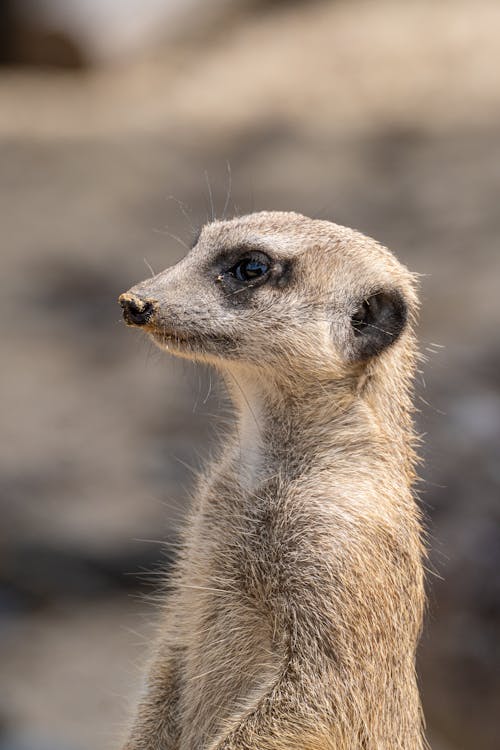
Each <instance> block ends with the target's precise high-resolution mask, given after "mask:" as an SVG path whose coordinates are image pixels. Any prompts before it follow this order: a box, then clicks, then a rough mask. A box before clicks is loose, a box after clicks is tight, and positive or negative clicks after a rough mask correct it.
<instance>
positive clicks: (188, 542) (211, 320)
mask: <svg viewBox="0 0 500 750" xmlns="http://www.w3.org/2000/svg"><path fill="white" fill-rule="evenodd" d="M120 304H121V305H122V307H123V314H124V318H125V321H126V322H127V323H128V324H130V325H133V326H139V327H141V328H142V329H143V330H144V331H145V332H146V333H147V334H149V335H150V336H151V337H152V338H153V340H154V341H155V343H156V344H157V345H158V346H160V347H161V348H162V349H164V350H166V351H167V352H169V353H171V354H173V355H175V356H180V357H185V358H188V359H193V360H199V361H203V362H206V363H209V364H210V365H212V366H214V367H215V368H217V369H218V370H219V372H220V373H221V374H222V376H223V377H224V379H225V381H226V384H227V388H228V391H229V393H230V395H231V398H232V400H233V402H234V406H235V420H234V428H233V431H232V433H231V434H229V435H228V436H227V437H226V439H225V442H224V444H223V445H221V446H220V451H219V455H218V457H217V460H216V461H215V462H214V463H213V464H212V465H211V466H209V467H208V469H207V471H206V473H205V476H204V478H203V479H202V480H201V481H200V484H199V487H198V491H197V495H196V502H195V503H194V505H193V509H192V510H191V512H190V514H189V516H188V520H187V522H186V527H185V531H184V535H183V544H182V551H181V553H180V554H179V558H178V560H177V563H176V565H175V570H174V573H173V574H172V578H171V586H170V589H171V593H170V595H169V597H168V601H167V602H166V604H165V613H164V615H162V620H161V627H160V636H159V638H158V642H157V644H156V647H155V650H154V653H153V656H152V660H151V664H150V667H149V670H148V677H147V681H146V688H145V693H144V696H143V698H142V700H141V702H140V705H139V707H138V710H137V715H136V717H135V720H134V722H133V724H132V727H131V729H130V733H129V738H128V740H127V743H126V748H127V750H140V749H141V750H146V749H147V750H174V748H175V750H285V748H286V749H287V750H291V749H294V748H296V749H297V750H299V749H300V750H313V749H314V750H319V749H322V748H325V749H327V748H328V749H331V750H354V749H355V748H360V750H361V749H362V750H372V749H373V750H375V749H377V750H398V749H399V750H419V749H420V748H422V747H423V746H424V740H423V734H422V716H421V708H420V700H419V695H418V689H417V684H416V678H415V649H416V645H417V641H418V637H419V633H420V628H421V621H422V611H423V603H424V593H423V572H422V571H423V566H422V558H423V555H424V549H423V546H422V541H421V528H420V516H419V511H418V508H417V505H416V503H415V500H414V496H413V492H412V485H413V482H414V479H415V451H414V444H415V439H414V432H413V422H412V413H413V407H412V378H413V373H414V368H415V359H416V345H415V337H414V324H415V318H416V314H417V307H418V303H417V296H416V291H415V281H414V277H413V275H412V274H411V273H410V272H409V271H408V270H407V269H406V268H404V267H403V266H402V265H401V264H400V263H399V262H398V261H397V260H396V258H395V257H394V256H393V255H392V254H391V253H390V252H389V251H388V250H387V249H385V248H383V247H381V246H380V245H379V244H378V243H376V242H375V241H374V240H372V239H370V238H367V237H364V236H363V235H361V234H359V233H357V232H354V231H353V230H351V229H347V228H345V227H340V226H338V225H336V224H333V223H330V222H327V221H317V220H312V219H308V218H306V217H304V216H300V215H298V214H293V213H278V212H274V213H273V212H262V213H258V214H252V215H249V216H243V217H238V218H235V219H232V220H228V221H220V222H213V223H211V224H209V225H207V226H205V227H204V228H203V230H202V232H201V234H200V236H199V238H198V240H197V242H196V244H195V246H194V247H193V248H192V250H191V251H190V252H189V253H188V255H187V256H186V257H185V258H184V259H183V260H181V261H180V262H179V263H178V264H177V265H175V266H173V267H172V268H168V269H167V270H165V271H163V272H162V273H160V274H158V275H156V276H154V277H153V278H151V279H148V280H146V281H143V282H141V283H139V284H137V285H136V286H135V287H133V288H132V289H131V290H130V291H128V292H126V293H125V294H123V295H122V296H121V297H120Z"/></svg>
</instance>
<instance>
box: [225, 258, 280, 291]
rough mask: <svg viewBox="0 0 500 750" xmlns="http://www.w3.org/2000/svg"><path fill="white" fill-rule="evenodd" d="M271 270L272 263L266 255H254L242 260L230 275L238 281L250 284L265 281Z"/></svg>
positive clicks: (232, 269)
mask: <svg viewBox="0 0 500 750" xmlns="http://www.w3.org/2000/svg"><path fill="white" fill-rule="evenodd" d="M270 270H271V261H270V259H269V258H268V257H267V255H264V253H254V254H252V255H249V256H247V257H246V258H242V259H241V260H239V261H238V263H236V264H235V265H234V266H233V267H232V268H230V269H229V273H230V274H231V276H233V277H234V278H235V279H236V280H237V281H241V282H242V283H244V284H249V283H251V282H256V281H264V279H265V278H266V277H267V275H268V274H269V271H270Z"/></svg>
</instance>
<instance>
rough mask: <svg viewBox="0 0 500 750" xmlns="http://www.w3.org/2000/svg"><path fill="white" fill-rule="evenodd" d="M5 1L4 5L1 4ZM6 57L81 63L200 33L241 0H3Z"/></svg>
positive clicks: (2, 52)
mask: <svg viewBox="0 0 500 750" xmlns="http://www.w3.org/2000/svg"><path fill="white" fill-rule="evenodd" d="M4 3H5V5H4ZM4 3H2V6H4V7H3V10H2V11H1V13H2V16H3V17H2V21H3V34H2V37H1V44H2V46H1V49H0V55H1V59H2V60H3V61H4V62H10V63H12V62H21V63H29V64H31V65H42V66H43V65H54V66H58V67H64V68H80V67H83V66H85V65H90V64H97V63H108V62H110V61H124V60H127V59H129V58H130V57H133V56H134V55H137V53H138V52H140V51H141V50H144V48H151V47H154V46H155V45H158V44H159V43H160V42H161V43H162V44H165V43H167V44H168V43H171V42H172V41H178V40H179V39H180V38H182V37H183V36H184V37H185V36H186V35H189V36H192V35H193V34H195V35H196V34H201V35H202V36H204V35H205V34H206V32H207V30H211V29H212V28H213V25H214V23H216V22H217V21H218V20H220V19H221V18H223V16H224V14H228V13H229V11H231V12H232V13H233V14H234V10H235V8H234V6H235V5H240V6H241V5H243V6H244V5H245V4H246V3H245V0H237V2H236V3H235V0H233V2H232V3H230V2H229V0H211V2H210V3H206V2H203V0H16V2H13V1H11V0H7V2H5V0H4Z"/></svg>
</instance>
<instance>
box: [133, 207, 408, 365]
mask: <svg viewBox="0 0 500 750" xmlns="http://www.w3.org/2000/svg"><path fill="white" fill-rule="evenodd" d="M119 301H120V304H121V306H122V308H123V314H124V318H125V321H126V322H127V323H128V324H129V325H133V326H139V327H141V328H143V329H144V330H145V331H147V332H148V333H149V334H150V335H151V336H152V337H153V339H154V341H155V342H156V343H157V344H158V345H159V346H160V347H162V348H165V349H167V350H168V351H169V352H171V353H172V354H175V355H178V356H182V357H188V358H191V359H198V360H204V361H208V362H211V363H212V364H215V365H217V366H219V367H221V368H227V369H230V368H231V367H232V366H233V367H235V366H241V365H245V366H247V367H250V368H254V369H256V370H261V371H265V372H267V373H272V372H273V371H274V372H275V373H277V374H279V373H282V374H285V375H290V376H292V375H299V376H302V377H304V376H306V375H307V373H310V374H313V375H314V376H315V377H318V376H319V375H322V376H324V377H327V378H340V377H343V376H347V375H349V373H352V372H356V371H359V368H362V367H363V366H364V365H365V364H366V363H367V362H373V361H376V358H378V357H380V356H381V355H386V353H388V352H390V351H391V350H393V349H395V348H396V347H397V346H400V345H401V343H400V342H399V339H400V338H403V336H402V334H403V332H404V330H405V327H406V326H407V323H408V321H409V320H410V319H411V317H412V315H413V313H414V311H415V308H416V297H415V292H414V287H413V277H412V275H411V274H410V273H409V272H408V271H407V270H406V269H405V268H404V266H402V265H401V264H400V263H399V262H398V261H397V260H396V259H395V257H394V256H393V255H392V254H391V253H390V252H389V251H388V250H386V249H385V248H382V247H381V246H380V245H378V244H377V243H376V242H375V241H374V240H372V239H370V238H367V237H364V236H363V235H361V234H359V233H357V232H354V231H353V230H351V229H347V228H345V227H340V226H338V225H336V224H332V223H330V222H327V221H317V220H312V219H308V218H306V217H304V216H300V215H299V214H294V213H278V212H273V213H271V212H261V213H257V214H251V215H249V216H243V217H239V218H235V219H232V220H229V221H219V222H214V223H211V224H208V225H206V226H205V227H204V228H203V229H202V231H201V233H200V235H199V237H198V239H197V241H196V243H195V244H194V246H193V248H192V250H191V251H190V252H189V253H188V254H187V256H186V257H185V258H183V259H182V260H181V261H180V262H179V263H177V265H175V266H173V267H171V268H168V269H166V270H165V271H163V272H161V273H159V274H157V275H156V276H154V277H152V278H150V279H147V280H146V281H143V282H141V283H139V284H137V285H136V286H134V287H133V288H132V289H130V290H129V291H128V292H126V293H125V294H122V295H121V297H120V299H119Z"/></svg>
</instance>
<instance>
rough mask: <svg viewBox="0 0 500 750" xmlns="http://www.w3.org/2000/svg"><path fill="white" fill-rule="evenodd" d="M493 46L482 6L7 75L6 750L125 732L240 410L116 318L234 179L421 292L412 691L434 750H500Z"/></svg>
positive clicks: (408, 8) (385, 12) (394, 12)
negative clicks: (402, 269)
mask: <svg viewBox="0 0 500 750" xmlns="http://www.w3.org/2000/svg"><path fill="white" fill-rule="evenodd" d="M193 26H194V24H193ZM499 28H500V5H499V4H498V3H496V2H486V1H485V0H478V1H477V2H464V1H463V0H457V1H456V2H448V1H447V0H443V2H440V3H433V2H430V1H429V2H427V1H425V0H422V1H421V2H416V1H415V2H412V1H409V2H406V3H401V2H396V1H394V2H389V1H388V0H379V1H378V2H358V1H357V0H356V1H355V2H351V3H347V2H338V3H335V2H323V3H320V2H309V3H284V2H283V3H275V4H274V5H273V6H272V7H268V5H267V4H265V3H254V4H251V3H250V4H243V5H242V6H241V7H240V8H239V10H238V12H236V11H235V10H234V9H233V10H232V12H231V13H227V14H226V15H224V13H222V12H221V14H220V15H219V16H217V19H216V22H215V23H212V24H207V26H206V29H205V31H204V32H203V30H202V29H200V28H198V29H197V30H196V29H195V30H193V31H192V33H187V32H186V31H184V32H183V35H180V36H179V37H178V38H176V40H175V42H173V41H169V42H168V43H167V42H165V43H164V44H163V45H159V46H155V47H154V49H152V50H151V51H150V52H149V53H148V54H143V55H141V56H139V57H137V56H136V57H135V58H133V59H132V58H130V60H129V61H125V62H124V61H122V62H121V63H120V64H111V63H110V64H107V65H105V66H99V67H95V68H92V67H85V66H84V67H83V68H82V69H80V70H76V71H75V70H73V71H64V70H61V69H43V68H14V67H4V68H3V69H1V70H0V155H1V157H0V158H1V169H0V216H1V226H2V239H3V241H2V276H1V279H2V282H1V283H2V291H1V294H0V310H1V315H2V320H3V327H2V328H3V337H2V347H1V351H2V368H1V378H2V387H1V391H0V393H1V398H2V407H1V409H2V438H3V440H2V444H3V449H2V452H1V456H0V468H1V479H0V483H1V500H0V503H1V506H0V507H1V514H2V524H1V526H0V584H1V589H0V615H1V619H0V628H1V630H0V633H1V636H2V643H1V645H0V663H1V665H2V682H3V685H2V694H1V702H0V749H1V750H43V749H44V748H50V749H51V750H58V749H59V748H60V749H61V750H80V749H81V748H86V747H92V748H94V750H101V749H104V748H111V747H116V746H118V743H119V738H120V737H121V736H122V735H123V726H124V721H126V718H127V716H128V713H129V708H128V704H129V701H131V702H133V700H134V698H135V696H136V694H137V691H138V689H139V686H140V676H141V665H142V664H143V662H144V659H145V655H146V653H147V647H148V641H149V639H150V636H151V634H152V632H153V627H154V625H153V624H154V612H155V610H154V606H153V605H152V604H151V602H150V601H149V599H146V600H144V601H143V600H142V599H141V595H142V594H143V593H146V595H147V596H148V597H149V595H154V594H155V591H156V585H155V584H156V581H157V580H158V575H157V573H158V571H159V569H161V568H162V566H163V567H167V566H168V559H169V556H170V549H171V548H170V546H168V545H166V546H163V545H162V544H161V543H160V542H161V541H162V540H165V541H167V542H171V541H172V540H174V539H175V529H176V526H177V524H178V520H179V519H180V518H181V517H182V514H183V509H184V507H185V504H186V498H187V497H188V495H189V491H190V488H191V487H192V482H193V478H192V472H191V471H190V469H189V468H188V467H189V466H194V467H195V468H197V467H199V466H200V465H202V464H203V460H204V458H206V457H207V456H208V455H209V453H210V447H211V444H212V442H213V440H214V439H216V435H217V431H218V429H219V421H220V418H218V417H217V414H218V413H220V411H221V402H222V398H223V397H222V395H221V392H220V388H219V387H218V386H216V385H215V384H212V381H211V376H210V375H209V374H208V373H207V372H206V371H204V370H203V369H201V368H197V367H195V366H192V365H189V364H186V363H179V362H176V361H173V360H171V359H169V358H168V357H167V356H166V355H160V354H159V353H156V351H154V350H153V349H152V348H151V347H150V345H149V344H148V343H147V342H146V341H145V340H143V338H142V337H141V336H140V335H138V334H136V333H135V332H132V331H130V330H126V329H125V327H124V325H123V324H122V323H121V320H120V311H119V308H118V306H117V304H116V298H117V296H118V295H119V293H120V292H122V291H123V290H125V289H127V288H128V287H129V286H130V285H131V284H133V283H134V282H136V281H137V280H139V279H141V278H143V277H145V276H147V275H149V273H150V270H149V266H151V267H152V268H153V269H154V270H155V271H158V270H160V269H161V268H163V267H165V266H166V265H169V264H171V263H172V262H174V261H175V260H176V259H178V258H179V257H181V256H182V254H183V253H184V252H185V249H184V247H183V243H184V242H185V243H187V244H189V242H190V240H191V237H192V235H193V233H194V231H195V229H196V228H197V227H198V226H199V225H200V224H201V223H203V222H204V221H206V219H207V216H208V215H209V214H210V211H211V209H210V192H211V193H212V195H213V200H214V202H215V207H216V210H217V211H219V212H220V211H221V210H222V207H223V206H224V203H225V201H226V197H227V190H228V189H229V185H230V183H231V197H230V201H229V205H230V210H231V211H234V212H249V211H252V210H257V209H261V208H275V209H294V210H298V211H301V212H304V213H306V214H310V215H314V216H320V217H323V218H330V219H332V220H334V221H337V222H338V223H341V224H347V225H350V226H354V227H357V228H359V229H360V230H362V231H363V232H365V233H367V234H371V235H374V236H375V237H377V239H379V240H380V241H382V242H383V243H385V244H387V245H388V246H390V247H391V248H393V249H394V250H395V251H396V252H397V254H398V256H399V257H400V258H401V259H402V260H403V261H404V262H406V263H407V264H408V265H409V266H410V267H411V268H412V269H413V270H415V271H418V272H420V273H421V274H422V322H421V326H420V339H421V342H422V350H423V352H424V354H426V355H427V361H426V362H425V364H424V365H423V372H422V374H421V375H420V377H419V382H418V406H419V409H420V411H419V414H418V423H419V430H420V431H422V432H423V433H425V439H424V449H423V453H424V458H425V465H424V468H423V471H422V474H423V479H424V481H423V482H422V485H421V502H422V506H423V508H424V511H425V513H426V515H427V519H428V528H429V544H430V548H431V553H430V563H429V567H430V568H431V569H432V571H434V573H436V575H434V574H432V575H430V576H429V591H430V597H429V615H428V618H427V625H426V628H425V632H424V637H423V641H422V647H421V651H420V662H419V669H420V675H421V685H422V692H423V697H424V704H425V710H426V715H427V720H428V725H429V733H430V736H431V739H432V741H433V747H434V748H435V750H493V748H495V747H497V743H498V736H499V734H500V730H499V727H498V714H499V708H500V659H499V628H500V577H499V572H498V571H499V569H500V530H499V520H500V519H499V516H500V504H499V495H500V461H499V455H498V454H499V446H500V389H499V385H500V337H499V333H498V332H499V327H500V286H499V285H500V247H499V237H500V211H499V208H498V200H499V198H498V196H499V194H500V127H499V125H500V86H499V85H498V70H500V46H499V44H498V30H499ZM202 32H203V33H202ZM228 164H229V165H230V173H231V179H230V177H229V168H228ZM208 185H210V188H209V187H208ZM436 344H438V345H439V346H436ZM224 413H226V410H225V408H224Z"/></svg>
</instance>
